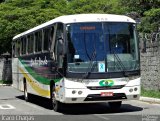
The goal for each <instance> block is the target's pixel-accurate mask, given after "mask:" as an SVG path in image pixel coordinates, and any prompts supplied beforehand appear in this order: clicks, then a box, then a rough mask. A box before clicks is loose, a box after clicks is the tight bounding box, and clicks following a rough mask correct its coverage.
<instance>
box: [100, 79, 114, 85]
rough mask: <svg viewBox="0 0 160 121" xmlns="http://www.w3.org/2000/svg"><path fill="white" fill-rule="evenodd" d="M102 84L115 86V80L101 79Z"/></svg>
mask: <svg viewBox="0 0 160 121" xmlns="http://www.w3.org/2000/svg"><path fill="white" fill-rule="evenodd" d="M99 85H100V86H113V85H114V81H113V80H101V81H100V82H99Z"/></svg>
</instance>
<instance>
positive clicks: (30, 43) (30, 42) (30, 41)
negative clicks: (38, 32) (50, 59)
mask: <svg viewBox="0 0 160 121" xmlns="http://www.w3.org/2000/svg"><path fill="white" fill-rule="evenodd" d="M27 38H28V53H33V45H34V36H33V34H31V35H28V37H27Z"/></svg>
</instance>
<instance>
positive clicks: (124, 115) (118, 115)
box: [0, 86, 160, 121]
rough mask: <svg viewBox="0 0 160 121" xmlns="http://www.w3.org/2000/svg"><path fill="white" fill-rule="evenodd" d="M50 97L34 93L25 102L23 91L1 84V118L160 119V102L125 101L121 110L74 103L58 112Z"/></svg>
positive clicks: (56, 120) (58, 120)
mask: <svg viewBox="0 0 160 121" xmlns="http://www.w3.org/2000/svg"><path fill="white" fill-rule="evenodd" d="M48 101H49V100H48V99H46V98H42V97H38V96H32V101H31V102H25V100H24V98H23V92H20V91H19V90H16V89H14V88H13V87H10V86H0V121H51V120H52V121H160V104H150V103H147V102H141V101H125V102H123V105H122V107H121V109H120V110H118V111H113V110H111V109H110V108H109V106H108V104H107V103H99V104H74V105H65V106H64V109H63V111H62V112H59V113H58V112H54V111H53V110H51V108H50V105H49V103H48Z"/></svg>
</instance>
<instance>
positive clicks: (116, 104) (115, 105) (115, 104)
mask: <svg viewBox="0 0 160 121" xmlns="http://www.w3.org/2000/svg"><path fill="white" fill-rule="evenodd" d="M108 104H109V107H110V108H111V109H113V110H117V109H120V107H121V105H122V101H117V102H108Z"/></svg>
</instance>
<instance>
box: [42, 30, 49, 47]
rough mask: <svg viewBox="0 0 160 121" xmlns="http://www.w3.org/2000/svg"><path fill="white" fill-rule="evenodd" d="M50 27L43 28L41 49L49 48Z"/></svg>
mask: <svg viewBox="0 0 160 121" xmlns="http://www.w3.org/2000/svg"><path fill="white" fill-rule="evenodd" d="M49 40H50V28H47V29H44V41H43V50H49V49H50V47H49Z"/></svg>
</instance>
